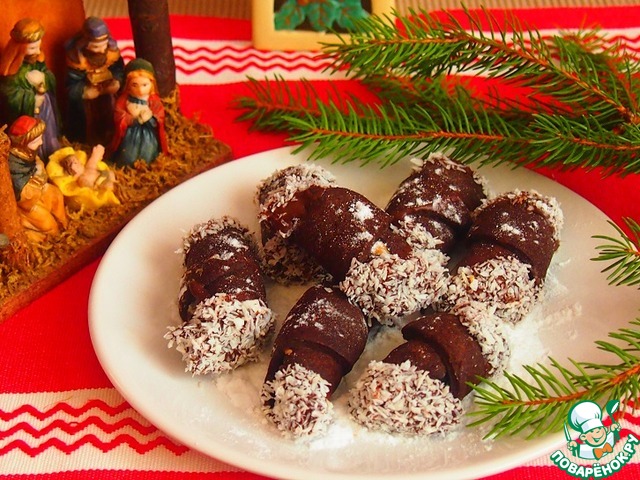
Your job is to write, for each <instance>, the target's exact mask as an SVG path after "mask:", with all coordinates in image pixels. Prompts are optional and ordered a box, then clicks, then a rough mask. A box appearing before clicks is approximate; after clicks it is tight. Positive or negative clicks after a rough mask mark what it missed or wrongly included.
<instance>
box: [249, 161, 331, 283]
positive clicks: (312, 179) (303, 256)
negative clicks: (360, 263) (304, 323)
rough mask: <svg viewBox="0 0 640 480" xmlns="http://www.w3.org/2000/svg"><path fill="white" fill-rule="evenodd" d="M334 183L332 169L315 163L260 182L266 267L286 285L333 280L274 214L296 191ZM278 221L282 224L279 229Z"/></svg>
mask: <svg viewBox="0 0 640 480" xmlns="http://www.w3.org/2000/svg"><path fill="white" fill-rule="evenodd" d="M334 184H335V177H334V176H333V175H332V174H331V173H330V172H329V171H328V170H326V169H324V168H323V167H321V166H319V165H315V164H312V163H302V164H299V165H292V166H290V167H286V168H283V169H280V170H277V171H276V172H274V173H273V174H272V175H271V176H269V177H268V178H266V179H264V180H263V181H262V182H260V184H259V185H258V188H257V192H256V203H257V204H258V209H259V212H258V221H259V223H260V235H261V240H262V249H263V260H264V269H265V273H266V274H267V275H268V276H269V277H271V278H273V279H274V280H276V281H277V282H279V283H281V284H284V285H292V284H305V283H309V282H324V281H328V280H330V278H331V275H329V274H328V273H327V272H326V271H325V270H324V269H323V268H322V267H321V266H320V265H319V264H318V262H316V261H315V260H314V259H313V258H312V257H311V256H310V255H309V254H308V253H306V252H305V251H304V250H302V249H301V248H300V247H298V246H297V245H296V244H295V243H293V242H292V241H291V240H290V239H289V238H288V237H289V235H288V232H287V231H286V230H287V229H286V228H285V226H284V225H283V224H280V223H279V221H278V220H277V219H276V218H274V215H276V212H278V211H280V208H281V207H282V206H283V205H285V204H286V203H287V202H289V201H290V200H291V199H292V197H293V195H294V194H295V193H296V192H298V191H300V190H304V189H306V188H309V187H310V186H312V185H320V186H329V185H334ZM283 221H286V220H283ZM274 223H278V225H277V226H276V227H275V228H274Z"/></svg>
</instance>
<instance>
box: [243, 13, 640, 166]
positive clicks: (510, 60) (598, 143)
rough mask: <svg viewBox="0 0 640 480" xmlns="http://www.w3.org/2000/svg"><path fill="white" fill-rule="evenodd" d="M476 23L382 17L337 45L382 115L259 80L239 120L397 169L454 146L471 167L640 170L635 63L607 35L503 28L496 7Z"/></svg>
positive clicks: (321, 152) (338, 58) (337, 58)
mask: <svg viewBox="0 0 640 480" xmlns="http://www.w3.org/2000/svg"><path fill="white" fill-rule="evenodd" d="M467 17H468V20H469V22H470V23H471V28H470V29H465V28H463V26H462V25H461V24H460V23H459V22H458V21H457V20H456V19H455V18H454V17H453V16H448V17H447V18H446V19H445V20H443V21H440V20H437V19H434V18H433V17H430V16H428V15H427V14H426V13H424V12H420V13H418V14H416V13H415V12H413V15H411V16H410V17H406V18H403V17H398V18H396V19H389V18H378V17H375V16H372V17H370V18H368V19H366V20H362V21H358V22H356V23H357V26H356V31H355V32H352V33H351V35H350V39H349V41H347V40H344V41H343V43H340V44H332V45H327V46H326V47H325V50H326V52H325V53H327V54H328V55H329V56H332V57H333V58H334V63H333V65H332V68H333V69H335V70H338V69H346V70H347V71H349V72H351V73H352V74H353V75H355V76H356V77H357V78H360V79H361V80H362V82H363V84H365V85H366V86H368V87H369V88H371V89H372V90H373V91H375V92H376V93H377V95H378V97H379V99H380V105H376V106H375V107H374V108H367V107H361V106H360V105H361V103H362V102H360V101H358V99H357V98H354V97H350V96H347V97H345V95H343V94H341V93H340V92H339V91H337V90H334V91H331V92H329V94H328V95H327V96H326V97H325V99H324V100H320V99H319V98H320V96H319V95H318V92H317V91H315V89H314V88H313V87H312V85H311V84H310V83H308V82H302V83H301V84H300V85H295V86H294V85H290V84H288V83H287V82H285V81H283V80H282V79H278V78H276V79H275V81H271V82H270V81H266V82H264V83H260V82H257V81H255V80H252V81H251V82H250V84H249V87H250V89H251V90H252V97H245V98H242V99H240V100H239V101H238V106H239V107H240V108H242V109H244V110H245V113H244V114H243V115H242V116H241V117H240V118H241V119H244V120H251V121H253V122H254V126H255V127H256V128H264V129H274V128H275V129H280V130H285V131H288V132H291V134H292V136H291V140H293V141H295V142H301V143H302V144H303V145H304V146H305V147H307V146H311V151H313V152H314V153H313V154H312V157H313V158H319V157H321V156H328V155H333V156H334V157H335V158H336V159H337V161H341V162H348V161H358V162H359V163H360V164H367V163H370V162H372V161H374V160H375V159H376V157H378V159H379V161H380V162H381V163H382V165H389V164H391V163H394V162H396V161H397V160H398V159H400V158H401V157H403V156H406V155H422V156H424V155H427V154H429V153H431V152H434V151H438V150H443V149H449V150H450V151H452V154H453V155H455V156H456V158H458V159H459V160H461V161H466V162H469V163H470V162H479V163H481V164H498V163H504V162H512V163H514V164H515V165H524V164H527V165H540V164H541V165H549V166H560V167H562V168H578V167H582V168H587V169H591V168H596V167H602V169H603V172H604V174H609V175H610V174H620V175H625V174H629V173H640V117H639V116H638V105H637V92H638V91H640V61H639V60H638V59H637V58H635V57H634V56H633V55H631V54H629V53H628V52H627V51H626V50H624V49H623V48H621V47H620V46H619V45H613V44H611V43H610V42H608V41H607V40H606V39H605V38H604V37H602V36H601V35H600V34H599V33H598V32H593V31H586V32H578V33H574V34H570V35H569V34H567V35H557V36H554V37H552V38H543V36H542V35H541V34H540V33H539V32H537V31H536V30H534V29H529V28H525V27H523V26H522V25H521V24H520V23H519V22H518V20H517V19H515V18H513V19H510V20H508V21H507V22H506V25H498V24H497V22H496V20H495V19H493V18H492V17H491V16H490V14H489V13H488V12H486V11H483V12H481V13H480V14H479V15H478V16H474V15H473V14H472V13H471V12H467ZM483 24H488V25H489V26H490V28H489V31H488V32H485V31H484V30H483V29H482V25H483ZM508 31H509V32H511V31H512V32H511V33H507V32H508ZM460 72H467V73H470V72H473V73H477V74H484V75H486V76H487V77H488V80H487V81H489V82H494V85H493V88H492V89H491V90H490V92H489V94H485V95H478V96H476V95H473V94H472V93H471V92H470V91H465V88H468V87H465V85H464V84H463V83H462V82H461V81H460V75H457V74H458V73H460ZM454 74H455V75H454ZM505 84H507V85H509V87H510V88H517V89H521V90H524V91H525V92H528V93H526V99H525V100H523V99H520V98H516V99H513V98H508V97H505V96H504V95H503V94H502V93H501V92H502V91H503V90H504V88H503V87H504V86H505Z"/></svg>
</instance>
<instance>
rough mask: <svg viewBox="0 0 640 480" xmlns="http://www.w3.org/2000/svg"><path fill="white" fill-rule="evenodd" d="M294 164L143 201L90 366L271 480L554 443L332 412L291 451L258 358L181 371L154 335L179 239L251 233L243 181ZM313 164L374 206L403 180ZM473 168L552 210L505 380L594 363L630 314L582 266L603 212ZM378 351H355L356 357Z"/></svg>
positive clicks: (491, 466)
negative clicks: (263, 391) (427, 433)
mask: <svg viewBox="0 0 640 480" xmlns="http://www.w3.org/2000/svg"><path fill="white" fill-rule="evenodd" d="M305 159H306V156H305V155H297V156H293V155H291V150H290V149H288V148H283V149H278V150H274V151H269V152H264V153H260V154H256V155H253V156H250V157H247V158H244V159H241V160H236V161H233V162H231V163H228V164H225V165H223V166H220V167H218V168H215V169H214V170H212V171H209V172H206V173H203V174H201V175H199V176H198V177H196V178H193V179H191V180H190V181H188V182H186V183H184V184H183V185H181V186H179V187H177V188H175V189H173V190H172V191H170V192H169V193H167V194H166V195H163V196H162V197H160V198H159V199H157V200H156V201H155V202H153V203H152V204H151V205H150V206H148V207H147V208H146V209H144V210H143V211H142V212H141V213H140V214H139V215H138V216H137V217H136V218H134V219H133V221H131V222H130V223H129V224H128V225H127V226H126V227H125V228H124V230H123V231H122V232H121V233H120V234H119V235H118V237H117V238H116V239H115V241H114V242H113V244H112V245H111V247H110V248H109V250H108V251H107V253H106V254H105V255H104V258H103V260H102V262H101V264H100V266H99V268H98V272H97V274H96V276H95V279H94V283H93V286H92V290H91V298H90V307H89V321H90V330H91V338H92V341H93V345H94V348H95V351H96V353H97V355H98V358H99V360H100V362H101V364H102V366H103V368H104V370H105V371H106V373H107V375H108V376H109V378H110V379H111V381H112V382H113V384H114V386H115V387H116V388H117V389H118V390H119V391H120V393H121V394H122V395H123V396H124V397H125V399H126V400H127V401H128V402H129V403H130V404H131V405H132V406H133V407H134V408H135V409H136V410H138V411H139V412H140V413H141V414H142V415H143V416H145V417H146V418H147V419H148V420H149V421H150V422H152V423H153V424H154V425H155V426H157V427H158V428H160V429H161V430H163V431H164V432H165V433H166V434H168V435H170V436H172V437H173V438H175V439H176V440H178V441H179V442H181V443H183V444H186V445H188V446H190V447H192V448H193V449H195V450H198V451H200V452H203V453H205V454H207V455H210V456H212V457H215V458H217V459H219V460H222V461H225V462H228V463H230V464H233V465H236V466H238V467H241V468H244V469H246V470H249V471H253V472H256V473H260V474H263V475H267V476H273V477H278V478H292V479H293V478H299V479H305V480H312V479H323V480H326V479H355V478H367V479H383V478H384V479H387V478H402V479H408V478H430V479H433V478H442V479H450V478H476V477H479V476H484V475H489V474H492V473H496V472H499V471H502V470H506V469H509V468H512V467H515V466H516V465H519V464H521V463H523V462H525V461H527V460H530V459H533V458H536V457H538V456H540V455H543V454H546V453H547V452H550V451H552V450H553V449H554V448H556V447H557V446H559V445H561V444H562V443H563V442H564V439H563V436H562V435H561V434H558V435H550V436H546V437H543V438H541V439H537V440H534V441H527V440H524V439H521V438H504V439H498V440H493V441H485V440H482V437H483V435H484V434H485V433H486V430H485V429H483V428H461V429H460V431H458V432H456V433H454V434H452V435H449V436H447V437H446V438H428V439H418V440H415V439H414V440H407V439H399V438H395V437H392V436H389V435H384V434H371V433H368V432H366V431H364V430H362V429H360V428H358V427H354V426H352V425H351V423H350V422H349V420H348V417H347V416H346V415H345V416H343V417H339V420H338V421H337V423H336V425H335V427H334V428H333V429H332V430H331V431H330V432H329V436H328V437H327V438H324V439H318V440H315V441H313V442H311V443H309V444H301V443H295V442H292V441H289V440H286V439H284V438H281V437H280V435H279V434H278V433H276V432H274V431H273V429H272V428H270V426H269V425H266V424H264V422H262V421H261V417H260V416H259V415H258V414H257V412H256V411H255V409H256V407H257V406H258V388H259V384H260V382H261V379H262V377H263V375H264V372H265V371H266V359H265V361H264V362H261V363H258V364H253V365H252V366H249V367H242V368H240V369H238V370H236V371H235V372H233V373H231V374H229V375H226V376H224V377H222V378H221V379H218V380H217V382H216V381H213V380H212V379H211V378H209V377H206V378H193V377H191V376H190V375H189V374H186V373H185V372H184V368H183V364H182V362H181V359H180V355H179V354H178V353H177V352H176V351H175V350H173V349H171V350H169V349H168V348H167V343H166V341H165V340H164V339H163V335H164V333H165V332H166V327H167V326H168V325H172V324H177V322H178V321H179V320H178V317H177V314H176V303H177V302H176V298H177V292H178V284H179V278H180V275H181V265H180V263H181V257H180V255H178V254H176V253H175V252H176V250H177V249H178V247H179V246H180V245H181V239H182V237H183V235H184V234H185V232H186V231H188V230H189V229H190V228H191V226H193V225H194V224H195V223H198V222H202V221H205V220H207V219H209V218H211V217H217V216H221V215H232V216H234V217H236V218H238V219H239V220H240V221H242V222H243V223H244V224H246V225H247V226H249V227H250V228H251V229H252V230H253V231H257V221H256V205H255V204H254V200H253V196H254V192H255V189H256V185H257V184H258V182H259V181H260V180H261V179H263V178H265V177H267V176H268V175H270V174H271V173H272V172H273V171H274V170H275V169H278V168H283V167H285V166H288V165H291V164H295V163H299V162H302V161H305ZM320 163H321V164H323V165H324V166H326V167H327V168H329V169H330V170H331V171H332V172H333V173H334V174H335V175H336V177H337V179H338V183H339V184H341V185H343V186H346V187H350V188H353V189H355V190H357V191H359V192H361V193H363V194H364V195H366V196H367V197H368V198H370V199H371V200H372V201H374V202H376V203H377V204H378V205H380V206H382V207H384V205H385V204H386V201H387V200H388V198H389V197H390V196H391V194H392V193H393V191H394V190H395V188H396V187H397V185H398V184H399V182H400V181H401V180H402V179H403V178H405V177H406V176H407V175H408V173H409V165H408V163H407V162H403V163H400V164H396V165H395V166H393V167H390V168H387V169H384V170H379V169H378V167H377V166H376V165H369V166H366V167H362V168H358V166H357V165H355V164H352V165H347V166H345V165H340V164H335V165H332V164H330V163H328V162H320ZM482 173H483V175H485V177H486V178H487V180H488V183H489V186H490V187H491V189H492V190H493V191H495V192H502V191H506V190H512V189H514V188H519V189H531V188H533V189H536V190H538V191H539V192H541V193H543V194H546V195H552V196H555V197H556V198H557V199H558V200H559V201H560V203H561V205H562V208H563V211H564V215H565V227H564V230H563V232H562V245H561V247H560V249H559V251H558V252H557V254H556V256H555V257H554V261H553V264H552V267H551V270H550V274H549V281H548V284H547V289H548V292H547V298H546V300H545V302H544V303H543V304H542V305H540V306H539V307H538V309H537V311H536V312H535V314H534V316H535V318H533V319H529V320H526V321H525V322H523V324H522V326H521V327H518V328H517V329H515V330H514V331H513V332H512V333H513V335H512V342H514V344H515V345H514V351H515V356H514V357H513V359H512V368H513V369H515V370H516V371H517V369H518V367H519V365H520V364H521V363H523V362H524V363H528V362H533V361H538V360H540V359H543V358H544V357H545V355H546V354H547V353H548V354H550V355H552V356H554V357H555V358H557V359H560V360H564V359H566V358H567V357H571V358H574V359H579V360H584V361H598V360H601V359H602V357H603V355H604V354H603V353H602V352H600V351H599V350H598V349H597V348H596V347H595V346H594V344H593V342H594V340H597V339H604V338H606V335H607V333H608V332H610V331H612V330H615V329H617V328H619V327H621V326H623V325H626V323H627V322H628V321H629V320H631V319H633V318H635V315H636V313H637V302H636V298H635V294H636V292H635V291H631V290H632V289H626V288H624V287H610V286H608V285H607V283H606V279H605V277H604V275H603V274H601V273H600V269H601V268H603V266H604V265H603V264H601V263H598V262H593V261H590V258H592V257H593V256H595V253H596V252H595V249H594V247H595V246H596V245H597V244H598V241H597V240H594V239H593V238H592V235H594V234H603V233H609V232H611V233H613V230H612V228H611V227H610V226H609V225H608V224H607V219H606V217H605V215H604V214H603V213H602V212H600V211H599V210H598V209H596V208H595V207H594V206H593V205H591V204H590V203H588V202H587V201H585V200H584V199H582V198H581V197H579V196H578V195H576V194H574V193H572V192H571V191H569V190H568V189H566V188H564V187H563V186H561V185H559V184H557V183H554V182H553V181H550V180H548V179H546V178H544V177H542V176H540V175H537V174H534V173H532V172H530V171H527V170H525V169H517V170H510V169H508V168H503V167H499V168H488V169H483V170H482ZM301 291H302V290H300V289H298V290H295V289H294V290H286V289H283V288H282V287H275V286H270V288H269V298H270V300H271V302H272V308H274V309H275V310H276V311H277V313H278V314H279V316H280V318H281V319H282V318H283V317H284V315H285V314H286V312H287V311H288V309H289V308H290V306H291V305H292V303H293V302H294V301H295V298H296V296H297V295H298V294H300V293H301ZM385 354H386V352H384V353H382V354H380V353H376V352H372V351H369V352H368V354H367V355H368V357H367V358H374V357H376V356H377V357H378V358H382V356H384V355H385ZM267 355H268V352H267V353H266V354H265V358H266V357H267ZM361 368H362V367H361V366H359V367H358V368H356V369H355V370H354V372H353V374H356V373H357V371H358V370H359V369H361ZM350 378H351V379H350V380H349V381H350V382H352V381H353V377H350ZM345 391H346V387H341V389H339V390H338V392H337V399H336V409H337V410H340V408H342V407H344V405H343V403H344V400H343V399H344V398H345V397H346V396H345Z"/></svg>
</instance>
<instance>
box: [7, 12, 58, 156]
mask: <svg viewBox="0 0 640 480" xmlns="http://www.w3.org/2000/svg"><path fill="white" fill-rule="evenodd" d="M43 36H44V28H43V26H42V25H41V24H40V22H38V21H37V20H33V19H30V18H24V19H22V20H20V21H18V22H17V23H16V24H15V25H14V27H13V29H12V30H11V33H10V37H11V38H10V40H9V42H8V43H7V45H6V47H5V48H4V50H3V51H2V55H1V56H0V98H1V105H0V107H1V108H0V110H1V111H2V115H3V117H4V118H3V119H2V120H3V121H4V122H6V123H8V124H11V123H12V122H13V121H15V120H16V119H17V118H18V117H20V116H21V115H27V116H30V117H35V118H38V119H40V120H42V121H43V122H44V124H45V125H46V127H47V128H46V130H45V133H44V136H43V138H42V146H41V147H40V149H39V152H38V153H39V154H40V156H41V158H44V159H46V158H48V156H49V155H50V154H51V153H53V152H54V151H55V150H57V149H58V148H60V143H59V140H58V138H59V136H60V128H59V125H60V121H59V118H60V116H59V112H58V105H57V101H56V79H55V77H54V75H53V73H52V72H51V71H50V70H49V69H48V68H47V65H46V64H45V62H44V53H43V52H42V50H41V49H40V46H41V44H42V37H43Z"/></svg>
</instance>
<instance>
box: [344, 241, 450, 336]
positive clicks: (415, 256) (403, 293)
mask: <svg viewBox="0 0 640 480" xmlns="http://www.w3.org/2000/svg"><path fill="white" fill-rule="evenodd" d="M446 260H447V257H446V256H445V255H444V254H443V253H442V252H440V251H438V250H414V251H413V253H412V255H411V256H410V257H409V258H407V259H403V258H401V257H399V256H398V255H396V254H391V253H389V252H388V251H387V250H386V248H380V249H376V250H374V255H373V258H371V259H370V260H369V261H367V262H361V261H359V260H358V259H356V258H354V259H352V261H351V265H350V267H349V271H348V272H347V275H346V276H345V279H344V280H343V281H342V282H340V285H339V287H340V289H341V290H342V291H343V292H344V293H345V294H346V295H347V297H349V299H350V300H351V301H352V302H353V303H355V304H356V305H358V306H359V307H360V308H361V309H362V310H363V312H364V313H365V315H367V316H370V317H373V318H375V319H376V320H378V321H379V322H380V323H383V324H386V325H392V324H394V323H395V321H397V320H399V319H400V318H401V317H403V316H405V315H408V314H410V313H413V312H415V311H417V310H419V309H420V308H425V307H427V306H428V305H430V304H432V303H433V302H434V301H436V300H437V299H438V298H439V297H440V295H441V294H442V292H443V289H444V288H445V286H446V277H447V270H446V268H445V263H446Z"/></svg>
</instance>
